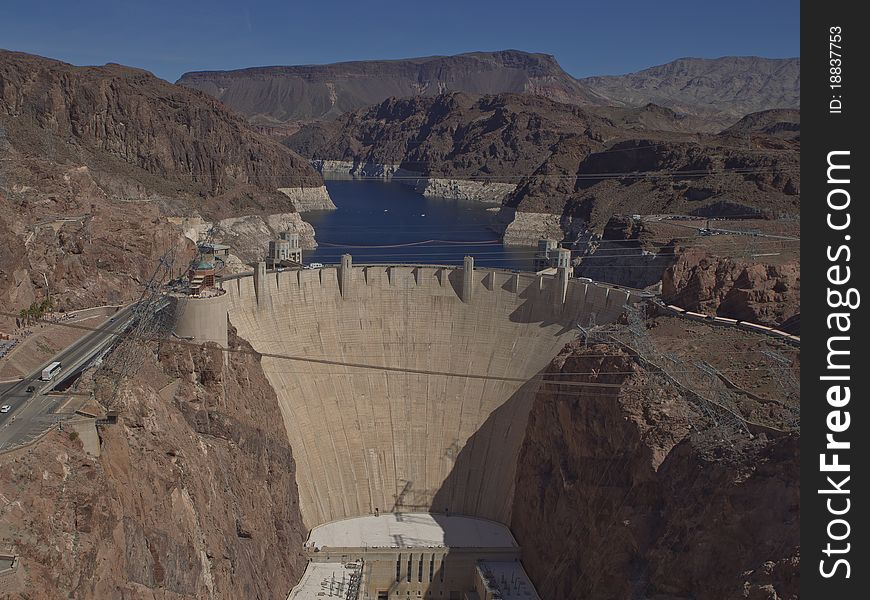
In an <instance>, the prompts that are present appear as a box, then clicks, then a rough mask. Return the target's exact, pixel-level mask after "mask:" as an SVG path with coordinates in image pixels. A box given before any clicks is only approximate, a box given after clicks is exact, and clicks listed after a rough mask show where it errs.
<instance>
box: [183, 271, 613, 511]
mask: <svg viewBox="0 0 870 600" xmlns="http://www.w3.org/2000/svg"><path fill="white" fill-rule="evenodd" d="M466 266H467V267H468V268H466V269H455V268H437V267H412V266H370V267H351V266H350V265H349V263H346V264H345V266H344V268H343V269H342V268H326V269H321V270H302V271H287V272H282V273H268V274H267V273H265V272H264V271H262V270H260V271H258V272H257V273H256V277H243V278H239V279H236V280H231V281H227V282H225V283H224V288H225V289H226V292H227V293H226V294H224V295H223V296H222V298H223V300H222V301H221V302H223V303H224V305H225V307H226V311H227V313H228V315H229V322H230V323H231V324H232V325H233V326H235V327H236V328H237V330H238V333H239V335H240V336H241V337H243V338H245V339H246V340H248V341H249V342H250V343H251V345H252V346H253V347H254V348H255V349H256V350H257V351H258V352H261V353H263V354H264V355H265V356H264V357H263V360H262V364H263V369H264V371H265V373H266V376H267V377H268V378H269V381H270V382H271V384H272V386H273V387H274V389H275V392H276V393H277V396H278V400H279V402H280V405H281V411H282V413H283V416H284V422H285V426H286V428H287V435H288V437H289V439H290V442H291V444H292V447H293V452H294V455H295V458H296V463H297V480H298V484H299V495H300V503H301V507H300V508H301V512H302V516H303V519H304V521H305V524H306V526H308V527H309V528H311V527H314V526H316V525H319V524H322V523H326V522H330V521H334V520H337V519H343V518H348V517H356V516H363V515H369V514H373V513H375V512H380V513H385V512H395V511H418V512H429V511H432V512H444V511H449V512H450V513H451V514H466V515H473V516H479V517H484V518H488V519H493V520H496V521H500V522H502V523H509V522H510V510H511V504H512V496H513V484H514V474H515V463H516V458H517V454H518V451H519V448H520V445H521V444H522V441H523V436H524V434H525V427H526V420H527V416H528V412H529V408H530V404H531V401H532V398H533V395H534V393H535V391H536V389H537V387H538V385H540V384H539V382H537V381H535V380H534V378H535V376H536V375H538V373H539V372H540V371H541V370H542V369H543V368H544V367H545V366H546V365H547V364H548V363H549V361H550V360H551V359H552V358H553V357H554V356H555V355H556V353H557V352H558V351H559V349H560V348H561V347H562V346H563V345H564V344H565V342H566V341H568V340H569V339H573V338H574V337H575V336H576V329H575V324H577V323H578V322H582V323H583V324H585V323H586V322H588V320H589V318H590V315H591V314H592V313H595V317H594V318H595V320H596V322H597V323H605V322H607V321H610V320H613V319H614V318H616V317H617V316H618V315H619V314H620V313H621V312H622V307H623V306H624V304H625V303H626V301H628V300H630V296H629V294H628V293H626V292H625V291H623V290H619V289H613V288H609V287H605V286H598V285H595V284H591V283H587V282H582V281H576V280H567V278H562V279H561V280H560V278H559V277H547V276H535V275H532V274H519V275H518V274H514V273H509V272H506V271H493V270H476V269H473V268H471V265H470V264H469V265H466ZM197 304H198V303H196V302H188V303H187V306H186V307H185V310H184V313H183V316H182V319H183V320H184V323H182V324H180V326H182V327H186V328H187V329H186V331H188V333H189V334H194V337H199V338H200V339H207V338H209V336H211V337H212V338H213V339H217V341H221V340H220V339H218V338H219V337H220V331H218V330H220V329H221V327H222V325H223V324H222V323H221V320H220V318H216V317H214V315H213V313H214V311H215V310H216V309H215V304H216V302H215V301H214V300H211V301H209V302H204V303H203V310H204V311H208V317H207V318H205V319H203V318H202V315H199V314H198V308H197ZM197 320H198V321H197ZM206 323H208V325H206ZM198 328H199V329H203V335H201V336H197V335H195V333H196V330H197V329H198ZM223 341H224V343H225V338H224V340H223ZM271 354H280V355H288V356H293V357H300V358H302V359H303V360H288V359H285V358H278V357H274V356H269V355H271ZM312 360H314V361H315V362H311V361H312ZM320 360H322V361H324V362H317V361H320ZM348 365H355V366H348ZM371 367H384V369H378V368H371ZM530 380H531V381H530Z"/></svg>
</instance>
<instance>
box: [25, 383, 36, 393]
mask: <svg viewBox="0 0 870 600" xmlns="http://www.w3.org/2000/svg"><path fill="white" fill-rule="evenodd" d="M35 390H36V386H33V385H28V386H27V393H28V394H31V393H33V392H34V391H35Z"/></svg>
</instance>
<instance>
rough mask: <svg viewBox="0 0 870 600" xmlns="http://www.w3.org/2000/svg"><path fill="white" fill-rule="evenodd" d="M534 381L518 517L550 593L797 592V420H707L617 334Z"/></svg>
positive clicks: (533, 566) (714, 597)
mask: <svg viewBox="0 0 870 600" xmlns="http://www.w3.org/2000/svg"><path fill="white" fill-rule="evenodd" d="M560 373H561V374H563V378H564V380H565V381H569V380H570V381H572V382H577V381H585V382H587V383H588V384H589V387H580V388H577V387H576V386H575V387H572V386H571V385H570V384H569V385H561V384H559V385H552V386H548V388H547V389H546V390H542V391H540V392H539V393H538V395H537V398H536V399H535V403H534V405H533V407H532V410H531V413H530V417H529V423H528V428H527V433H526V439H525V442H524V444H523V449H522V451H521V454H520V458H519V463H518V466H517V479H516V493H515V496H514V508H513V514H512V522H511V528H512V530H513V532H514V534H515V535H516V537H517V540H518V541H519V543H520V545H521V546H522V549H523V562H524V565H525V567H526V569H527V570H528V572H529V574H530V576H531V577H532V580H533V581H534V583H535V585H536V586H537V589H538V591H539V593H540V594H541V596H542V597H543V598H552V599H555V598H595V599H596V600H610V599H612V600H623V599H625V598H653V597H654V598H668V599H688V598H693V599H698V600H734V599H738V598H751V599H761V598H763V599H766V600H773V599H795V598H797V597H798V579H799V566H800V550H799V434H798V433H797V432H794V433H788V434H785V435H782V436H780V437H777V438H775V439H771V438H767V437H765V436H756V437H755V438H754V439H750V438H748V437H743V438H741V439H740V440H739V441H736V442H735V444H734V445H733V446H730V447H729V446H728V445H727V444H722V442H721V440H720V439H718V438H720V437H721V436H722V432H721V431H719V432H718V433H716V432H713V433H710V432H706V433H705V432H704V429H703V428H699V427H698V423H699V421H700V420H703V419H702V417H701V415H699V414H698V410H697V408H695V407H693V406H692V405H691V404H690V403H689V402H687V401H686V398H684V397H683V396H682V395H681V394H680V393H679V391H678V390H676V389H674V388H673V387H672V386H669V385H664V384H663V383H662V381H661V380H659V379H658V378H656V377H654V376H652V375H651V374H650V373H647V372H644V370H643V369H641V368H640V367H638V366H637V364H635V362H634V361H633V360H632V359H631V357H630V356H629V355H628V354H626V353H624V352H622V351H619V350H614V349H613V347H612V346H610V345H594V346H590V347H588V348H586V347H584V346H582V345H581V344H579V343H574V344H572V345H569V346H568V347H566V348H565V350H563V352H562V353H561V354H560V356H559V357H557V358H556V359H555V360H554V361H553V363H552V364H551V366H550V367H549V369H548V375H549V376H552V377H558V376H559V374H560Z"/></svg>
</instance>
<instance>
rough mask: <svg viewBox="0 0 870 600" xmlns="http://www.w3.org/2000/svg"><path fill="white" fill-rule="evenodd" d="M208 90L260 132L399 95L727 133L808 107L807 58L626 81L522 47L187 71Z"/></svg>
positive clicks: (658, 70)
mask: <svg viewBox="0 0 870 600" xmlns="http://www.w3.org/2000/svg"><path fill="white" fill-rule="evenodd" d="M177 83H179V84H181V85H184V86H187V87H191V88H195V89H198V90H201V91H204V92H206V93H208V94H210V95H211V96H214V97H215V98H218V99H219V100H221V101H222V102H223V103H224V104H226V105H227V106H229V107H230V108H231V109H233V110H235V111H236V112H238V113H240V114H242V115H244V116H245V117H247V118H248V120H249V121H250V122H251V123H253V124H255V125H260V126H266V127H278V128H285V127H286V126H287V125H288V124H292V123H295V122H300V121H302V122H304V121H310V120H314V119H332V118H335V117H337V116H338V115H340V114H342V113H344V112H347V111H351V110H356V109H359V108H363V107H366V106H371V105H373V104H378V103H380V102H382V101H383V100H385V99H387V98H390V97H408V96H435V95H438V94H441V93H444V92H454V91H458V92H467V93H471V94H500V93H532V94H536V95H539V96H545V97H547V98H549V99H551V100H555V101H557V102H564V103H570V104H579V105H585V106H595V105H615V106H626V107H635V106H644V105H646V104H648V103H654V104H658V105H661V106H665V107H668V108H671V109H673V110H674V111H675V112H677V113H680V114H684V115H690V116H700V117H703V118H704V119H705V120H707V121H709V126H708V127H707V129H708V130H709V131H714V130H719V129H721V128H723V127H725V126H727V125H730V124H732V123H734V122H736V121H737V120H738V119H740V118H741V117H743V116H744V115H746V114H749V113H751V112H757V111H760V110H766V109H772V108H798V107H799V106H800V59H798V58H789V59H768V58H759V57H724V58H718V59H712V60H710V59H698V58H683V59H679V60H676V61H673V62H671V63H668V64H666V65H661V66H658V67H653V68H650V69H646V70H644V71H639V72H637V73H631V74H629V75H618V76H604V77H589V78H585V79H575V78H574V77H571V76H570V75H569V74H568V73H566V72H565V71H564V70H563V69H562V68H561V67H560V66H559V63H558V62H557V61H556V59H555V58H554V57H553V56H550V55H547V54H531V53H527V52H520V51H518V50H504V51H501V52H472V53H468V54H459V55H455V56H431V57H425V58H411V59H405V60H388V61H387V60H381V61H357V62H344V63H335V64H329V65H306V66H273V67H256V68H250V69H240V70H234V71H197V72H191V73H185V74H184V75H182V76H181V78H180V79H179V80H178V82H177Z"/></svg>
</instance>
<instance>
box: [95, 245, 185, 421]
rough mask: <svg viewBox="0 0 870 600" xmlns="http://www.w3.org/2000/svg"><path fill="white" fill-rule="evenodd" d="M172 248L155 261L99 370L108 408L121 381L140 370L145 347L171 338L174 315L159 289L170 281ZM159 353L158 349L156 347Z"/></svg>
mask: <svg viewBox="0 0 870 600" xmlns="http://www.w3.org/2000/svg"><path fill="white" fill-rule="evenodd" d="M174 265H175V248H174V247H172V248H170V249H169V250H167V251H166V252H165V253H164V254H163V255H162V256H161V257H160V259H159V260H158V263H157V267H156V268H155V269H154V271H153V272H152V273H151V277H150V278H149V279H148V281H146V282H145V285H144V288H143V290H142V294H141V295H140V297H139V300H138V301H137V302H136V304H135V305H134V307H133V312H132V315H131V318H130V327H129V329H128V330H127V331H126V332H125V333H124V334H123V335H122V336H121V337H120V339H119V341H118V342H117V343H116V345H115V348H114V349H113V351H111V352H110V353H109V354H108V355H107V358H106V360H105V361H104V362H103V364H102V365H101V367H100V371H101V373H100V374H102V375H103V376H105V377H107V378H109V380H110V381H111V388H112V393H111V398H110V399H109V400H108V403H109V404H110V406H107V408H111V405H112V404H114V403H115V402H116V401H117V395H118V391H119V389H120V387H121V384H122V382H123V381H124V379H126V378H128V377H132V376H133V375H135V374H136V373H137V372H138V371H139V368H140V367H141V366H142V363H143V362H144V361H143V358H144V356H143V354H144V349H145V345H146V343H147V342H149V341H153V340H156V341H157V342H158V344H159V343H160V342H161V341H162V339H164V338H165V337H167V336H169V335H171V333H172V330H173V329H174V325H175V321H176V319H177V318H178V315H176V314H173V313H172V311H171V310H169V309H168V307H169V301H168V300H167V299H166V297H165V296H164V293H163V286H164V284H166V283H167V282H169V281H170V280H171V279H172V272H173V267H174ZM158 352H159V346H158Z"/></svg>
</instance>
